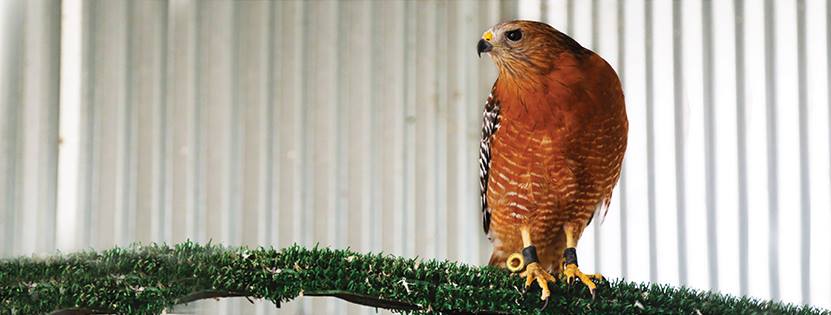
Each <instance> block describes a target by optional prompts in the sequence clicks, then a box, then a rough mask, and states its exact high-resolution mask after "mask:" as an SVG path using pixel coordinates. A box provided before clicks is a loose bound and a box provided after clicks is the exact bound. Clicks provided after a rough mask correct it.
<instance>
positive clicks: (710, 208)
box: [701, 0, 719, 290]
mask: <svg viewBox="0 0 831 315" xmlns="http://www.w3.org/2000/svg"><path fill="white" fill-rule="evenodd" d="M701 10H702V13H701V14H702V21H701V25H702V28H703V29H702V33H703V34H702V38H703V43H702V55H703V64H704V69H703V77H704V78H703V80H702V81H703V84H704V88H703V92H704V93H703V112H704V172H705V187H706V188H705V194H704V195H705V198H706V203H705V205H706V208H707V209H706V211H707V212H706V215H707V267H708V270H709V279H708V280H709V282H710V289H711V290H718V289H719V285H718V284H719V282H718V279H719V277H718V275H719V272H718V248H717V244H718V242H717V239H718V233H717V226H716V179H715V172H716V171H715V136H714V134H715V132H716V131H717V130H716V126H715V117H714V113H713V112H714V110H713V106H714V104H713V103H714V102H715V97H714V96H713V84H714V81H715V78H714V77H713V50H714V48H713V29H712V27H713V11H712V10H713V8H712V1H711V0H704V1H702V6H701Z"/></svg>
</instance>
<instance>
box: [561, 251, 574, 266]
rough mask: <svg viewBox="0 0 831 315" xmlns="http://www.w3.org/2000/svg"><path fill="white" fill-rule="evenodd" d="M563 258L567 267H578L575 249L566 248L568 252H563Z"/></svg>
mask: <svg viewBox="0 0 831 315" xmlns="http://www.w3.org/2000/svg"><path fill="white" fill-rule="evenodd" d="M563 258H565V262H564V264H565V265H566V266H568V265H569V264H574V265H575V266H577V249H576V248H574V247H569V248H566V250H564V251H563Z"/></svg>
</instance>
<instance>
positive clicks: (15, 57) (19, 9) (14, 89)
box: [0, 1, 24, 256]
mask: <svg viewBox="0 0 831 315" xmlns="http://www.w3.org/2000/svg"><path fill="white" fill-rule="evenodd" d="M0 6H2V7H0V8H1V9H2V11H0V18H2V20H0V23H2V24H0V25H2V26H3V28H2V32H0V36H2V37H0V44H2V45H3V47H4V48H3V49H2V50H0V58H2V59H0V67H2V68H0V140H1V141H2V142H0V150H2V151H0V152H2V155H0V175H2V177H0V178H2V179H0V207H2V208H1V209H2V212H0V215H2V217H1V218H2V219H3V232H2V236H0V237H2V238H3V244H2V246H3V247H1V248H2V252H0V254H2V255H4V256H10V255H12V254H18V253H17V252H16V251H15V249H14V248H15V245H16V244H17V243H18V242H19V240H18V237H16V235H19V233H17V228H16V226H19V224H16V222H17V216H19V215H20V211H17V209H18V207H19V205H18V203H17V195H18V192H17V191H18V184H17V178H18V172H17V169H18V163H19V161H18V156H19V154H18V153H17V152H18V150H19V149H18V147H19V146H18V142H19V140H18V139H19V135H18V134H19V133H20V130H21V128H20V126H18V123H17V122H18V119H19V118H18V117H19V113H18V112H19V111H20V105H19V104H20V95H19V90H20V87H19V85H20V76H21V73H20V72H21V69H20V65H21V62H20V60H21V58H22V55H23V52H22V50H23V49H22V47H23V45H22V41H23V35H22V34H23V32H22V28H23V18H22V17H23V12H24V11H23V10H24V8H23V7H24V6H23V4H22V2H19V1H6V2H3V3H0Z"/></svg>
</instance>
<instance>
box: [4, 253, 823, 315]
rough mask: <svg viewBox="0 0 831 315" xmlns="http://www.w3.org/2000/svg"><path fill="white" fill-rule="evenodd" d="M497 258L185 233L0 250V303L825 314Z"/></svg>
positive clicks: (29, 307)
mask: <svg viewBox="0 0 831 315" xmlns="http://www.w3.org/2000/svg"><path fill="white" fill-rule="evenodd" d="M522 286H523V280H522V279H520V278H519V277H516V276H512V275H510V274H509V273H508V272H507V271H505V270H503V269H498V268H493V267H475V266H468V265H463V264H458V263H453V262H447V261H434V260H426V261H422V260H417V259H407V258H397V257H392V256H388V255H381V254H360V253H355V252H353V251H350V250H331V249H326V248H313V249H306V248H303V247H299V246H292V247H288V248H285V249H282V250H275V249H273V248H257V249H249V248H245V247H241V248H237V247H222V246H218V245H200V244H196V243H191V242H186V243H182V244H178V245H175V246H173V247H169V246H166V245H149V246H140V245H134V246H132V247H129V248H114V249H110V250H107V251H104V252H100V253H95V252H84V253H77V254H71V255H63V256H55V257H50V258H16V259H10V260H2V261H0V314H44V313H52V312H56V311H73V312H79V313H118V314H159V313H161V312H162V311H163V310H165V309H166V308H169V307H171V306H173V305H176V304H182V303H187V302H191V301H195V300H198V299H205V298H217V297H230V296H245V297H249V298H252V299H255V298H264V299H267V300H269V301H271V302H273V303H275V304H276V306H278V307H279V305H280V303H282V302H285V301H288V300H291V299H294V298H297V297H299V296H304V295H306V296H335V297H339V298H343V299H346V300H349V301H352V302H355V303H360V304H365V305H371V306H376V307H380V308H387V309H391V310H394V311H398V312H404V313H496V314H562V313H565V314H831V313H829V312H827V311H823V310H819V309H815V308H811V307H807V306H794V305H790V304H780V303H773V302H765V301H758V300H753V299H748V298H736V297H731V296H727V295H719V294H714V293H708V292H701V291H696V290H690V289H686V288H673V287H669V286H663V285H646V284H635V283H631V282H625V281H612V282H606V281H604V282H602V283H599V287H598V290H597V297H596V299H595V300H592V299H591V296H590V295H589V293H588V291H587V290H586V289H585V287H584V286H583V285H581V284H574V285H566V284H564V283H562V282H560V283H557V284H556V285H553V286H552V299H551V301H550V303H549V305H548V307H547V308H546V309H545V310H544V311H540V310H539V307H540V306H541V302H540V300H539V290H538V289H532V290H530V291H529V292H527V293H523V291H524V290H523V287H522Z"/></svg>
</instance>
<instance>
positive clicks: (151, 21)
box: [0, 0, 831, 314]
mask: <svg viewBox="0 0 831 315" xmlns="http://www.w3.org/2000/svg"><path fill="white" fill-rule="evenodd" d="M516 16H519V17H522V18H529V19H540V20H544V21H547V22H549V23H551V24H552V25H554V26H555V27H557V28H558V29H560V30H562V31H564V32H566V33H568V34H571V35H572V36H573V37H575V38H576V39H577V40H578V41H579V42H581V43H582V44H583V45H584V46H586V47H589V48H592V49H594V50H595V51H598V52H599V53H600V54H601V55H602V56H604V57H605V58H606V59H607V60H608V61H609V62H610V64H612V65H613V66H614V67H615V68H616V69H617V70H618V72H619V73H620V74H621V76H622V79H623V81H624V86H625V88H624V90H625V93H626V96H627V108H628V111H629V119H630V141H629V143H630V144H629V151H628V152H627V157H626V162H625V170H624V176H623V179H622V181H621V185H619V189H618V191H617V192H616V193H615V196H616V197H615V199H614V201H613V208H612V209H611V210H610V212H609V216H608V217H607V218H606V221H605V223H604V224H603V225H602V226H601V227H600V228H599V229H595V227H594V226H592V227H590V229H589V231H588V232H587V233H586V234H585V236H584V238H583V239H582V240H581V243H580V246H579V247H580V260H581V264H582V265H583V266H584V268H585V269H586V270H597V271H600V272H603V273H604V274H605V275H607V276H609V277H613V278H616V277H625V278H627V279H629V280H633V281H653V282H661V283H671V284H686V285H688V286H691V287H695V288H702V289H715V290H719V291H722V292H728V293H732V294H749V295H752V296H756V297H761V298H771V297H773V298H777V299H782V300H785V301H789V302H795V303H812V304H817V305H822V306H825V307H831V229H829V226H831V202H830V201H829V198H828V196H829V192H831V184H829V180H830V179H831V169H829V165H830V164H831V159H829V150H831V147H829V141H831V138H829V133H830V132H831V129H829V110H828V109H829V98H828V91H829V80H828V74H829V63H828V58H829V50H828V45H829V41H828V36H829V32H828V26H829V23H828V22H829V19H828V17H829V16H831V9H829V6H828V4H827V3H826V1H822V0H782V1H771V0H768V1H747V0H745V1H742V0H735V1H709V0H688V1H657V0H656V1H649V0H641V1H637V0H592V1H576V0H558V1H545V0H537V1H524V0H523V1H519V2H517V1H496V0H493V1H384V2H382V1H342V2H334V1H305V2H301V1H274V2H256V1H245V2H226V1H185V0H175V1H143V0H140V1H129V2H128V1H84V0H66V1H63V2H60V1H49V0H42V1H4V2H1V3H0V47H2V49H0V150H2V151H0V152H2V154H0V179H2V180H0V256H3V257H9V256H17V255H29V254H31V253H39V254H45V253H53V252H54V250H56V249H60V250H63V251H73V250H79V249H87V248H94V249H104V248H107V247H111V246H114V245H125V244H129V243H131V242H134V241H140V242H154V241H155V242H169V243H173V242H181V241H183V240H186V239H192V240H196V241H200V242H207V241H208V240H213V241H214V242H220V243H223V244H228V245H242V244H245V245H252V246H256V245H274V246H277V247H282V246H287V245H290V244H292V243H295V242H297V243H300V244H304V245H313V244H316V243H320V244H321V245H324V246H332V247H351V248H353V249H356V250H359V251H384V252H388V253H393V254H397V255H406V256H419V257H425V258H440V259H445V258H446V259H451V260H458V261H462V262H466V263H474V264H482V263H485V262H486V261H487V257H488V256H489V254H490V253H489V251H490V247H489V246H490V245H489V244H488V243H487V240H486V239H485V237H484V235H483V234H482V231H481V222H480V218H479V215H480V214H479V209H478V207H479V201H478V193H477V192H478V182H477V177H478V165H477V160H476V158H477V154H478V151H477V150H478V141H479V132H480V130H479V128H480V119H481V109H482V104H483V102H484V100H485V97H486V96H487V92H488V91H489V88H490V85H491V84H492V82H493V80H494V79H495V77H496V71H495V68H494V66H493V64H492V62H491V61H490V60H488V59H487V58H483V59H478V58H476V56H475V44H476V41H477V40H478V38H479V36H480V35H481V33H482V32H483V31H484V30H485V29H487V28H488V27H489V26H491V25H492V24H494V23H496V22H498V21H501V20H506V19H512V18H514V17H516ZM196 307H198V312H200V313H201V312H206V311H209V310H210V311H214V310H216V311H219V312H224V313H232V314H233V313H239V312H244V313H252V312H255V311H257V312H260V313H272V312H274V310H273V308H272V307H271V306H270V305H268V304H265V303H257V305H256V306H252V305H249V303H248V302H246V301H245V300H231V301H224V302H215V301H208V302H203V303H199V305H198V306H196ZM346 310H350V311H358V310H363V311H361V312H365V313H368V312H374V310H371V309H368V308H362V307H357V306H352V305H349V304H347V303H344V302H340V301H334V300H327V299H321V298H304V299H300V300H298V301H295V302H291V303H288V304H286V305H284V308H283V309H281V311H282V312H284V313H298V312H301V313H309V314H323V313H343V312H345V311H346Z"/></svg>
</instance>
